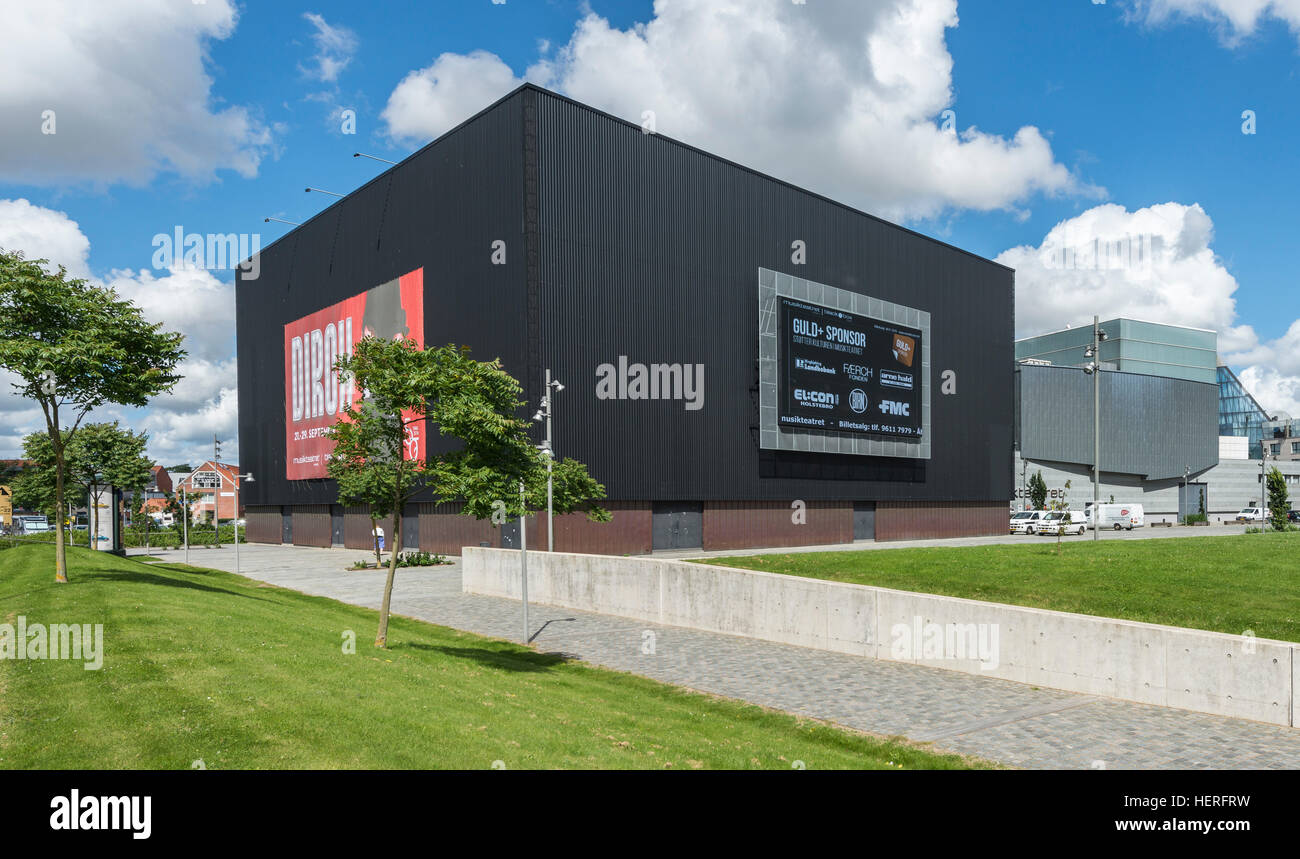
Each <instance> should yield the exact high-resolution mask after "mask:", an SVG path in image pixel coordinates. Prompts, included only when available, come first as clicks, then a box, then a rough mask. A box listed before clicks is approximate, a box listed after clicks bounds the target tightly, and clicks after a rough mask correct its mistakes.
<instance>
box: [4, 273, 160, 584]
mask: <svg viewBox="0 0 1300 859" xmlns="http://www.w3.org/2000/svg"><path fill="white" fill-rule="evenodd" d="M47 263H48V261H47V260H28V259H25V258H24V257H23V254H22V253H21V252H5V251H0V368H3V369H6V370H8V371H10V372H11V373H13V374H14V375H15V376H17V377H18V381H17V382H15V383H14V389H15V390H16V391H17V392H18V394H19V395H20V396H23V397H26V398H28V399H30V400H34V401H36V403H37V404H38V405H39V406H40V407H41V413H42V414H43V415H44V417H45V428H46V431H47V434H48V435H49V439H50V444H51V446H52V447H53V455H54V461H55V464H56V466H57V467H56V468H55V472H54V473H55V487H54V496H55V498H54V506H55V507H56V509H57V510H58V511H59V514H60V515H62V511H63V509H64V506H65V505H64V494H65V487H64V475H65V471H64V468H65V465H66V459H65V457H66V451H65V446H66V445H67V444H68V443H70V442H71V441H72V439H73V438H75V436H76V434H77V430H78V428H79V427H80V426H81V422H82V420H83V419H84V418H85V417H86V415H87V414H89V413H90V411H91V410H92V409H95V408H98V407H99V406H103V405H106V404H109V403H114V404H117V405H122V406H144V405H147V404H148V402H149V400H150V399H151V398H152V397H155V396H157V395H158V394H162V393H165V392H167V391H170V390H171V389H172V387H173V386H175V384H176V383H177V382H178V381H179V380H180V378H181V377H180V376H179V375H177V373H176V367H177V365H178V364H179V363H180V362H181V360H182V359H183V358H184V357H185V351H184V350H183V349H182V348H181V341H182V339H183V337H182V335H181V334H179V333H176V332H168V331H163V330H162V326H161V325H160V324H156V323H151V322H149V321H147V320H146V319H145V318H144V315H143V314H142V313H141V312H140V308H139V307H136V306H135V305H134V304H132V303H131V302H129V301H123V300H122V299H121V298H120V297H119V296H118V295H117V293H116V292H114V291H113V290H112V289H108V288H105V287H100V286H95V285H93V284H90V283H88V282H86V281H85V280H82V279H81V278H75V277H69V276H68V273H67V270H66V269H65V268H63V266H59V269H58V271H57V272H56V273H53V274H51V273H49V272H47V271H46V269H45V267H44V266H45V265H46V264H47ZM65 429H66V434H65V433H64V430H65ZM54 547H55V548H54V580H55V581H56V582H66V581H67V580H68V558H67V551H66V546H65V542H64V539H63V529H62V528H59V529H56V531H55V542H54Z"/></svg>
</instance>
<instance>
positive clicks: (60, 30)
mask: <svg viewBox="0 0 1300 859" xmlns="http://www.w3.org/2000/svg"><path fill="white" fill-rule="evenodd" d="M3 21H4V23H3V25H2V28H3V32H4V47H3V50H0V115H3V116H4V122H3V123H0V181H4V182H10V183H15V184H26V185H58V184H69V183H88V184H92V185H97V186H102V185H108V184H113V183H117V182H126V183H132V184H143V183H145V182H147V181H149V180H150V179H151V178H152V177H153V176H154V175H156V174H158V173H159V172H169V173H175V174H179V175H181V176H184V177H186V178H187V179H191V180H194V181H205V180H208V179H211V178H212V177H213V176H214V174H215V172H216V171H218V170H222V169H231V170H235V171H237V172H239V173H240V174H241V175H244V176H252V175H255V174H256V172H257V168H258V164H259V163H260V161H261V158H262V154H263V152H264V150H265V148H266V147H267V145H268V144H269V143H270V133H269V131H268V130H267V129H266V127H265V126H264V125H263V124H262V123H261V122H260V121H259V120H258V119H257V118H256V117H255V116H254V115H253V114H251V113H250V112H249V111H248V110H247V109H246V108H244V107H241V106H237V105H222V104H220V103H219V101H218V100H217V99H215V98H214V97H213V95H212V85H213V79H212V76H211V73H210V71H209V68H208V65H209V64H208V62H207V46H208V45H209V43H210V42H211V41H212V40H214V39H225V38H228V37H229V36H230V35H231V34H232V33H233V32H234V29H235V21H236V12H235V7H234V5H233V4H232V3H231V2H230V0H206V2H203V3H191V2H176V0H101V2H96V3H87V2H78V0H41V2H33V3H7V4H5V9H4V15H3ZM51 132H52V133H51Z"/></svg>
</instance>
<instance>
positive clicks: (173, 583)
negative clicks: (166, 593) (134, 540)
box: [69, 570, 262, 600]
mask: <svg viewBox="0 0 1300 859" xmlns="http://www.w3.org/2000/svg"><path fill="white" fill-rule="evenodd" d="M69 575H71V573H70V574H69ZM81 575H83V576H93V577H94V578H95V579H101V580H104V581H115V582H133V583H135V584H142V585H162V586H163V587H168V588H185V589H186V590H194V591H205V592H207V593H211V594H225V595H226V596H232V597H241V598H242V599H249V600H261V599H262V597H255V596H253V595H252V594H241V593H240V592H239V591H232V590H229V589H227V588H216V587H213V586H212V585H203V584H199V583H198V582H187V581H184V580H182V579H173V578H169V577H167V576H155V575H150V574H149V573H129V572H124V571H121V570H86V571H85V572H83V573H82V574H81Z"/></svg>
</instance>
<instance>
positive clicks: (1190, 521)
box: [1183, 513, 1210, 525]
mask: <svg viewBox="0 0 1300 859" xmlns="http://www.w3.org/2000/svg"><path fill="white" fill-rule="evenodd" d="M1209 521H1210V517H1209V516H1207V515H1206V514H1204V513H1188V514H1187V515H1186V516H1184V517H1183V524H1184V525H1196V524H1198V523H1200V522H1209Z"/></svg>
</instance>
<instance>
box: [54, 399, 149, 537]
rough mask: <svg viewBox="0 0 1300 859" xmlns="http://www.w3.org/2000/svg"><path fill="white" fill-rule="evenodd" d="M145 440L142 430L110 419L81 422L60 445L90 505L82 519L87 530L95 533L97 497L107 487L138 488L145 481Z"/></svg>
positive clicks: (146, 443)
mask: <svg viewBox="0 0 1300 859" xmlns="http://www.w3.org/2000/svg"><path fill="white" fill-rule="evenodd" d="M148 444H149V436H148V435H147V434H146V433H134V432H132V431H131V430H129V429H122V427H121V426H119V425H118V422H117V421H113V422H112V423H93V424H86V425H84V426H83V427H82V428H81V431H80V432H78V433H77V434H76V435H75V436H74V437H73V439H72V440H71V441H70V442H68V444H67V445H66V446H65V447H64V451H65V454H66V457H67V463H68V477H69V478H70V479H71V481H72V482H73V483H74V484H75V485H76V486H77V487H78V488H80V489H81V490H82V492H83V493H84V497H85V498H86V499H87V505H88V506H93V507H94V510H93V512H92V513H91V518H90V520H89V521H88V522H87V523H86V524H87V525H88V526H89V528H90V533H91V534H98V533H99V500H100V498H102V497H103V494H104V492H105V491H107V489H108V487H110V486H115V487H117V488H118V489H123V490H138V489H143V488H144V487H145V486H146V485H147V484H148V483H149V478H150V476H151V474H150V471H151V469H152V468H153V462H152V461H150V459H149V458H148V457H146V456H145V455H144V450H145V447H146V445H148Z"/></svg>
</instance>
